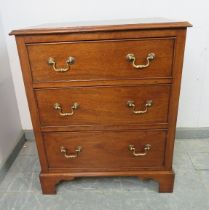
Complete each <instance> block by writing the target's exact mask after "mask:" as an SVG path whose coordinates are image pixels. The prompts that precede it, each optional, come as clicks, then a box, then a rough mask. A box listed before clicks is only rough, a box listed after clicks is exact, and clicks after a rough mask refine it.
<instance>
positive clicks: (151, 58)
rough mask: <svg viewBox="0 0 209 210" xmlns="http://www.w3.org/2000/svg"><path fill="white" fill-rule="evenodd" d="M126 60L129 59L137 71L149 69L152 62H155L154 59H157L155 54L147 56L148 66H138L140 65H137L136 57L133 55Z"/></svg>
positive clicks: (129, 55)
mask: <svg viewBox="0 0 209 210" xmlns="http://www.w3.org/2000/svg"><path fill="white" fill-rule="evenodd" d="M126 58H127V60H128V61H129V62H131V63H132V66H133V67H134V68H136V69H143V68H147V67H148V66H149V65H150V61H151V60H154V58H155V53H149V54H148V55H147V58H146V60H147V63H146V64H138V65H137V64H136V63H135V62H136V57H135V55H134V54H132V53H130V54H128V55H127V56H126Z"/></svg>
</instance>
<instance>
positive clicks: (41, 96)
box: [36, 85, 170, 126]
mask: <svg viewBox="0 0 209 210" xmlns="http://www.w3.org/2000/svg"><path fill="white" fill-rule="evenodd" d="M169 95H170V85H158V86H152V85H150V86H149V85H147V86H146V85H145V86H133V87H85V88H62V89H48V90H47V89H39V90H36V97H37V102H38V108H39V113H40V121H41V125H42V126H67V125H96V124H103V125H108V124H110V125H115V124H117V125H124V124H140V123H141V124H143V123H147V124H148V123H166V122H167V118H168V104H169ZM147 100H152V101H153V105H152V107H150V108H148V111H147V113H144V114H134V113H133V109H132V108H130V107H128V106H127V102H128V101H135V105H136V110H144V109H145V104H146V101H147ZM57 102H58V103H60V104H61V106H62V107H63V112H71V108H70V107H71V106H72V104H73V103H75V102H77V103H78V104H79V105H80V106H79V108H78V109H77V110H75V111H74V115H72V116H60V115H59V111H57V110H55V109H54V107H53V105H54V103H57Z"/></svg>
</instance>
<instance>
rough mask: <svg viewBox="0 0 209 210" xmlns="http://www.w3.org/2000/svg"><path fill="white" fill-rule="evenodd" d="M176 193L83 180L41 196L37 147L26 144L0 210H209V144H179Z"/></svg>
mask: <svg viewBox="0 0 209 210" xmlns="http://www.w3.org/2000/svg"><path fill="white" fill-rule="evenodd" d="M174 170H175V172H176V179H175V186H174V192H173V193H171V194H169V193H165V194H159V193H158V192H157V190H158V184H157V183H156V182H154V181H151V180H150V181H140V180H138V179H137V178H124V177H123V178H122V177H118V178H79V179H76V180H74V181H71V182H63V183H61V184H60V185H58V188H57V195H52V196H51V195H42V194H41V189H40V184H39V179H38V174H39V171H40V166H39V162H38V157H37V151H36V147H35V143H34V141H27V142H26V144H25V147H23V148H22V150H21V152H20V153H19V155H18V157H17V159H16V160H15V162H14V163H13V165H12V167H11V168H10V170H9V172H8V174H7V176H6V177H5V179H4V180H3V181H2V183H0V210H19V209H21V210H65V209H69V210H129V209H131V210H136V209H137V210H174V209H175V210H209V139H201V140H200V139H194V140H177V141H176V144H175V153H174Z"/></svg>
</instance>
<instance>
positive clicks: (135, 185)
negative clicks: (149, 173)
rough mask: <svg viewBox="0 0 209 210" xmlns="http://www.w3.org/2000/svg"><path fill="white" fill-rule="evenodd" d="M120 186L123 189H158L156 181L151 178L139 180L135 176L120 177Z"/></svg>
mask: <svg viewBox="0 0 209 210" xmlns="http://www.w3.org/2000/svg"><path fill="white" fill-rule="evenodd" d="M121 186H122V190H123V191H140V192H144V191H154V192H157V191H158V186H159V185H158V183H157V182H156V181H153V180H144V181H143V180H141V179H139V178H137V177H123V178H121Z"/></svg>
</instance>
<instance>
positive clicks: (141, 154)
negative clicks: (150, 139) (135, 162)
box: [128, 144, 151, 157]
mask: <svg viewBox="0 0 209 210" xmlns="http://www.w3.org/2000/svg"><path fill="white" fill-rule="evenodd" d="M128 148H129V151H131V152H132V154H133V156H135V157H138V156H145V155H147V153H148V151H149V150H151V145H150V144H145V145H144V151H143V152H136V148H135V146H134V145H131V144H130V145H128Z"/></svg>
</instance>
